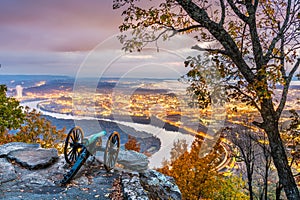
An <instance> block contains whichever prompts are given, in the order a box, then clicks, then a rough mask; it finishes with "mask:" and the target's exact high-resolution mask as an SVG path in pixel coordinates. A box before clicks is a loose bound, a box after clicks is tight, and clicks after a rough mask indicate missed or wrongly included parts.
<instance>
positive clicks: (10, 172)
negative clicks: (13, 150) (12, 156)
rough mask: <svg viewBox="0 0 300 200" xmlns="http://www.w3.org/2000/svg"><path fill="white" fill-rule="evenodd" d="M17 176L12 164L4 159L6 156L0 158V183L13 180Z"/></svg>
mask: <svg viewBox="0 0 300 200" xmlns="http://www.w3.org/2000/svg"><path fill="white" fill-rule="evenodd" d="M16 178H17V174H16V172H15V168H14V166H13V165H12V164H11V163H10V162H8V161H7V160H6V158H0V185H1V184H2V183H6V182H9V181H13V180H15V179H16Z"/></svg>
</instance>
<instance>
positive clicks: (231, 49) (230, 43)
mask: <svg viewBox="0 0 300 200" xmlns="http://www.w3.org/2000/svg"><path fill="white" fill-rule="evenodd" d="M176 1H177V3H178V4H179V5H180V6H181V7H182V8H183V9H184V10H185V11H186V13H187V14H188V15H189V16H190V17H191V18H192V19H193V20H195V21H196V22H198V23H199V24H200V25H201V26H203V27H204V28H206V29H207V30H208V31H209V32H210V33H211V34H212V36H214V37H215V38H216V40H218V41H219V42H220V43H221V45H222V46H223V48H224V49H225V51H226V52H228V54H229V56H230V58H231V59H232V61H233V62H234V64H235V65H236V66H237V68H238V69H239V70H240V71H241V73H242V75H243V76H244V78H245V79H246V80H247V82H249V83H253V82H254V81H255V75H254V74H253V72H252V71H251V69H250V67H249V66H248V64H247V63H246V62H245V60H244V58H243V56H242V54H241V52H240V50H239V48H238V47H237V45H236V43H235V42H234V40H233V39H232V37H231V36H230V34H229V33H228V32H227V31H226V30H225V29H224V28H223V27H222V26H220V25H219V24H218V23H216V22H214V21H212V20H211V19H210V18H209V17H208V14H207V12H206V11H205V10H204V9H203V8H200V7H198V6H197V5H196V4H195V3H193V2H192V1H186V0H176ZM230 1H232V0H230Z"/></svg>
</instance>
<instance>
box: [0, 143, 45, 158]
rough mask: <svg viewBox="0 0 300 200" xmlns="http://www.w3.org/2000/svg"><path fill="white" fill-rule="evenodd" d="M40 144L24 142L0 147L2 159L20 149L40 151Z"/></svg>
mask: <svg viewBox="0 0 300 200" xmlns="http://www.w3.org/2000/svg"><path fill="white" fill-rule="evenodd" d="M40 147H41V146H40V145H39V144H27V143H23V142H11V143H7V144H3V145H1V146H0V158H3V157H6V156H7V155H8V154H9V153H10V152H11V151H15V150H19V149H38V148H40Z"/></svg>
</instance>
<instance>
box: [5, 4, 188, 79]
mask: <svg viewBox="0 0 300 200" xmlns="http://www.w3.org/2000/svg"><path fill="white" fill-rule="evenodd" d="M112 2H113V1H112V0H42V1H38V0H1V2H0V36H1V37H0V63H1V68H0V74H52V75H70V76H76V75H78V74H79V76H81V75H82V76H90V75H93V74H95V73H94V72H93V70H96V71H98V72H97V73H96V74H97V75H103V74H105V75H107V76H126V75H128V74H130V73H132V72H133V71H135V70H136V69H138V70H139V71H140V72H137V73H136V74H135V76H137V75H141V76H143V73H142V71H143V70H142V69H147V70H148V72H146V73H145V74H148V75H149V73H150V72H151V71H152V74H153V76H156V75H158V74H159V75H161V76H166V77H168V76H170V74H168V73H167V71H170V73H171V74H172V75H171V76H173V75H174V74H175V75H176V76H177V75H178V74H182V73H184V70H185V69H184V67H183V65H181V64H178V63H179V61H180V62H181V60H180V59H179V61H178V60H176V59H175V60H174V59H173V58H169V59H168V58H162V56H157V55H156V56H154V57H155V58H153V55H150V54H152V53H154V52H156V51H155V50H154V48H153V49H152V51H148V52H150V54H149V53H146V54H143V55H133V56H132V57H131V58H132V59H129V58H130V56H128V55H126V56H124V55H123V54H122V53H121V52H120V51H119V50H120V48H121V47H122V46H121V45H120V44H118V42H117V41H115V40H116V37H115V35H116V34H119V29H118V26H119V25H120V24H121V23H122V17H121V12H122V11H121V10H113V9H112ZM188 40H189V39H188ZM112 43H113V44H114V45H110V44H112ZM184 43H185V42H184ZM174 48H175V47H174ZM176 48H177V47H176ZM166 49H168V50H171V51H173V50H174V49H172V48H171V49H170V48H168V47H167V46H166ZM95 51H97V56H95V55H94V54H96V53H95ZM146 52H147V51H146ZM169 54H170V53H169ZM171 54H172V53H171ZM175 54H176V53H175ZM91 55H94V58H95V57H96V58H97V59H94V58H93V61H94V62H93V64H91V63H92V61H90V60H91V58H89V56H91ZM134 56H135V57H134ZM108 57H109V58H110V59H112V60H110V61H111V62H109V60H107V58H108ZM116 57H117V58H118V59H116ZM171 57H172V56H171ZM179 57H180V56H179ZM137 58H142V59H137ZM145 58H146V60H147V58H150V59H148V60H147V62H146V63H144V61H145ZM161 59H162V60H163V61H162V60H161ZM137 60H142V61H139V62H135V61H137ZM95 63H97V64H95ZM103 63H106V65H105V66H100V64H103ZM153 63H154V65H156V64H160V65H168V67H167V68H166V69H165V70H162V71H166V73H157V72H156V73H153V71H155V70H151V67H149V66H151V65H152V64H153ZM170 63H173V64H175V65H174V67H175V68H174V70H175V72H176V73H174V70H169V69H170V65H169V64H170ZM181 63H182V62H181ZM126 67H127V68H126ZM86 68H88V70H87V69H86ZM99 68H101V69H99ZM107 69H109V70H107ZM147 70H146V71H147ZM129 72H130V73H129ZM124 74H125V75H124ZM150 74H151V73H150ZM162 74H163V75H162Z"/></svg>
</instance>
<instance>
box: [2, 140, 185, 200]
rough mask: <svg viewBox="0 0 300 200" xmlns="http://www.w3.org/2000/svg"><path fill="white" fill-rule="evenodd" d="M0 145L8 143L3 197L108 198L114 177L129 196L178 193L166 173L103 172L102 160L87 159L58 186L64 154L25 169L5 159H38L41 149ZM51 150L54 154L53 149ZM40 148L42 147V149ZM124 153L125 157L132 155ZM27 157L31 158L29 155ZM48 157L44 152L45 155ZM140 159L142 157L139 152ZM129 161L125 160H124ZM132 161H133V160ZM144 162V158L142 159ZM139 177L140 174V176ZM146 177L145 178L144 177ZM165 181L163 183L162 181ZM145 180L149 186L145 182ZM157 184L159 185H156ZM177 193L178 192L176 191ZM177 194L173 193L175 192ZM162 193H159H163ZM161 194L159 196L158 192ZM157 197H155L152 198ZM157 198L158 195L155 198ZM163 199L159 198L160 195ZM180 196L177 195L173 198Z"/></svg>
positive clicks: (143, 198) (144, 198) (138, 199)
mask: <svg viewBox="0 0 300 200" xmlns="http://www.w3.org/2000/svg"><path fill="white" fill-rule="evenodd" d="M3 146H5V147H8V148H9V151H6V153H5V154H3V155H6V156H4V158H0V199H4V200H15V199H25V200H27V199H28V200H29V199H30V200H31V199H34V200H35V199H36V200H40V199H43V200H53V199H88V200H90V199H102V200H109V199H111V197H110V195H111V193H112V192H113V189H112V188H113V183H114V181H115V180H116V179H119V178H121V180H120V182H121V186H122V191H123V196H124V197H125V199H129V200H148V199H153V198H152V197H154V196H155V195H153V194H152V193H155V194H156V193H161V192H166V191H165V190H168V189H169V190H170V191H169V192H170V194H169V196H168V193H165V194H167V195H165V196H168V197H169V198H166V199H176V197H179V195H178V193H176V187H175V186H174V185H173V183H172V179H171V178H170V177H164V176H163V175H160V174H157V173H158V172H157V173H156V172H155V171H153V170H150V171H148V170H146V171H143V172H144V173H139V172H130V173H128V172H121V171H118V170H116V169H115V170H112V172H109V173H108V172H107V171H106V170H105V169H104V166H103V164H102V163H100V162H98V161H97V160H96V161H92V160H94V159H88V160H87V162H86V164H84V165H83V166H82V167H81V169H80V170H79V171H78V173H77V175H76V176H75V177H74V178H73V179H72V180H71V182H70V184H68V185H66V186H61V185H60V184H59V181H61V180H62V178H63V175H64V174H65V173H66V172H67V171H68V170H70V166H69V165H68V164H66V162H65V160H64V156H63V155H61V156H59V157H58V158H57V159H58V160H57V161H56V162H54V163H51V164H49V166H48V167H46V168H41V169H36V168H34V169H29V168H25V167H22V166H21V165H20V164H14V163H16V161H12V160H10V159H8V157H14V158H15V157H19V156H17V155H23V158H24V159H23V162H27V161H24V160H26V159H25V158H27V159H28V160H31V161H32V162H33V163H36V164H37V163H39V162H40V161H39V160H38V158H41V159H42V158H43V157H44V156H45V155H44V154H43V153H42V155H44V156H41V157H35V156H33V155H36V154H40V153H41V150H45V149H41V148H38V147H39V146H38V145H37V146H34V147H35V148H29V149H28V148H27V147H28V146H26V145H24V144H22V145H20V143H10V144H7V145H2V146H0V150H2V152H3V149H4V148H3ZM31 147H32V146H31ZM50 151H53V152H54V154H55V153H56V154H57V152H55V150H50ZM42 152H44V151H42ZM129 154H130V155H131V156H132V155H135V156H136V157H138V156H141V155H140V154H138V153H131V152H130V153H129ZM131 156H128V159H131V158H132V157H131ZM30 157H31V158H30ZM46 157H48V156H46ZM141 157H142V158H143V159H145V157H143V156H141ZM127 162H128V163H130V162H129V161H127ZM133 162H135V161H133ZM145 163H147V164H148V160H147V161H145ZM141 177H142V178H141ZM147 177H148V178H149V180H145V179H148V178H147ZM163 182H165V183H163ZM147 184H148V185H149V186H150V185H151V186H150V187H153V188H149V186H147ZM160 184H161V186H160ZM179 193H180V192H179ZM176 195H177V196H176ZM165 196H163V197H165ZM160 197H162V196H160ZM156 199H157V198H156ZM159 199H161V198H159ZM162 199H163V198H162ZM177 199H180V198H177Z"/></svg>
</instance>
